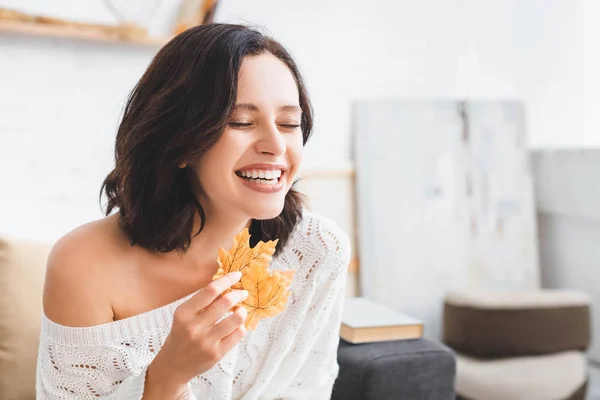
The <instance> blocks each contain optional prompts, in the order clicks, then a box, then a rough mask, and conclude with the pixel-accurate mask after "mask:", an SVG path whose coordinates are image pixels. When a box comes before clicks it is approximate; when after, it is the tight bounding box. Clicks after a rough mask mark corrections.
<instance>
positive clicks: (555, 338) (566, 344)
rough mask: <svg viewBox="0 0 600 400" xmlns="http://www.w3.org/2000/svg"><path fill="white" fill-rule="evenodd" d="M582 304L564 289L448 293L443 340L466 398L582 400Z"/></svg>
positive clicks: (584, 300)
mask: <svg viewBox="0 0 600 400" xmlns="http://www.w3.org/2000/svg"><path fill="white" fill-rule="evenodd" d="M590 331H591V328H590V298H589V297H588V296H587V295H585V294H584V293H581V292H578V291H568V290H538V291H531V292H513V293H494V292H487V293H486V292H452V293H450V294H449V295H448V296H447V297H446V301H445V304H444V321H443V336H444V338H443V340H444V343H446V344H447V345H448V346H449V347H451V348H452V349H453V350H455V352H456V353H457V354H456V355H457V379H456V392H457V395H458V396H459V398H461V399H468V400H507V399H510V400H512V399H515V400H521V399H523V400H583V399H584V398H585V393H586V388H587V378H588V377H587V363H586V358H585V354H584V351H585V350H586V349H587V347H588V346H589V343H590V335H591V333H590Z"/></svg>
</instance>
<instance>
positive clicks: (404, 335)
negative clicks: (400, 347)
mask: <svg viewBox="0 0 600 400" xmlns="http://www.w3.org/2000/svg"><path fill="white" fill-rule="evenodd" d="M423 330H424V326H423V323H422V322H421V321H419V320H418V319H416V318H413V317H410V316H408V315H405V314H403V313H400V312H398V311H394V310H392V309H390V308H388V307H385V306H383V305H381V304H378V303H376V302H374V301H371V300H369V299H367V298H364V297H351V298H347V299H346V300H345V304H344V309H343V314H342V325H341V327H340V337H341V338H342V339H344V340H345V341H346V342H349V343H368V342H382V341H388V340H408V339H418V338H420V337H422V336H423Z"/></svg>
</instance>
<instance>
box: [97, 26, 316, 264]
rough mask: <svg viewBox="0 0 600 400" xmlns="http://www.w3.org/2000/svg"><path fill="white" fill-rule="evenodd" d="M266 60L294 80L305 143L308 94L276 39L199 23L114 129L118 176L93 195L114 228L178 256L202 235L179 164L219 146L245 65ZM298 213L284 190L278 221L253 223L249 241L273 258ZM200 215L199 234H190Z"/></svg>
mask: <svg viewBox="0 0 600 400" xmlns="http://www.w3.org/2000/svg"><path fill="white" fill-rule="evenodd" d="M263 53H271V54H272V55H274V56H275V57H277V58H279V59H280V60H281V61H283V62H284V63H285V64H286V65H287V66H288V68H289V69H290V71H291V73H292V75H293V76H294V78H295V80H296V84H297V86H298V92H299V104H300V107H301V108H302V119H301V130H302V135H303V142H304V144H306V142H307V141H308V139H309V137H310V135H311V132H312V126H313V117H312V115H313V113H312V107H311V104H310V100H309V98H308V93H307V91H306V87H305V85H304V83H303V80H302V77H301V75H300V71H299V70H298V67H297V65H296V63H295V62H294V60H293V59H292V57H291V56H290V54H289V53H288V52H287V50H286V49H285V48H284V47H283V46H282V45H281V44H280V43H278V42H277V41H275V40H274V39H272V38H270V37H268V36H266V35H264V34H262V33H261V32H258V31H257V30H255V29H252V28H249V27H246V26H243V25H233V24H208V25H201V26H197V27H194V28H191V29H188V30H187V31H185V32H183V33H181V34H179V35H178V36H176V37H175V38H174V39H172V40H171V41H170V42H169V43H168V44H166V45H165V46H164V47H163V48H162V49H161V50H160V51H159V52H158V54H157V55H156V56H155V57H154V59H153V60H152V62H151V63H150V65H149V67H148V68H147V70H146V71H145V73H144V75H143V76H142V78H141V79H140V80H139V82H138V83H137V85H136V86H135V87H134V89H133V90H132V92H131V94H130V95H129V99H128V101H127V103H126V105H125V108H124V113H123V118H122V121H121V123H120V125H119V128H118V131H117V137H116V144H115V168H114V169H113V170H112V171H111V172H110V173H109V174H108V176H107V177H106V179H105V180H104V182H103V184H102V188H101V190H100V196H101V197H102V195H103V194H105V195H106V196H107V198H108V203H107V205H106V215H109V214H110V213H111V212H112V211H113V209H115V208H118V209H119V225H120V226H121V229H123V231H124V232H125V234H126V235H127V236H128V238H129V239H130V241H131V244H132V245H133V244H137V245H139V246H142V247H144V248H146V249H149V250H151V251H155V252H161V253H165V252H170V251H173V250H178V251H183V252H185V251H186V250H187V249H188V248H189V246H190V244H191V240H192V237H193V236H194V235H197V234H198V233H200V232H201V231H202V229H203V228H204V219H205V214H204V210H203V208H202V205H201V204H200V203H199V202H198V199H197V198H196V197H195V196H194V193H193V191H192V186H191V184H190V182H189V179H188V177H187V174H186V172H185V170H184V169H180V168H178V164H179V163H180V162H182V161H189V160H197V159H198V158H199V157H202V155H203V154H205V153H206V152H207V151H208V150H209V149H210V148H211V147H212V146H213V145H214V144H215V143H216V142H217V141H218V140H219V138H220V137H221V135H222V133H223V130H224V129H225V127H226V125H227V122H228V120H229V119H230V117H231V114H232V112H233V109H234V106H235V102H236V97H237V83H238V73H239V70H240V67H241V64H242V61H243V59H244V57H246V56H255V55H259V54H263ZM303 206H304V202H303V198H302V195H301V194H300V193H299V192H297V191H296V190H294V189H290V191H289V192H288V193H287V195H286V197H285V205H284V208H283V211H282V212H281V214H280V215H279V216H277V217H276V218H273V219H269V220H252V222H251V226H250V233H251V235H252V241H253V242H254V243H256V242H258V241H259V240H265V241H266V240H272V239H277V238H278V239H279V242H278V244H277V250H280V249H281V248H282V247H283V246H284V245H285V243H286V242H287V241H288V238H289V236H290V234H291V232H292V230H293V228H294V226H295V225H296V224H297V223H298V222H299V220H300V219H301V218H302V207H303ZM197 217H199V218H200V227H199V229H198V230H197V231H196V232H193V230H194V221H195V220H196V218H197ZM254 243H253V244H254Z"/></svg>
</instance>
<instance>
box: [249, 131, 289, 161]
mask: <svg viewBox="0 0 600 400" xmlns="http://www.w3.org/2000/svg"><path fill="white" fill-rule="evenodd" d="M260 131H261V132H260V138H259V140H258V141H257V143H256V150H257V151H258V152H259V153H260V154H271V155H274V156H281V155H282V154H284V153H285V151H286V145H285V138H284V136H283V135H282V134H281V132H279V129H278V128H277V125H276V124H275V123H270V124H268V125H267V126H265V127H264V128H263V129H261V130H260Z"/></svg>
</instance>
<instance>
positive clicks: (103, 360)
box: [36, 211, 350, 400]
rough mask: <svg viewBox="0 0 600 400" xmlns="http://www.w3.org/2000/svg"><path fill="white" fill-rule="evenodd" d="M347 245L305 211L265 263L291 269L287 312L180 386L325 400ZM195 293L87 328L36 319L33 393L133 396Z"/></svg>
mask: <svg viewBox="0 0 600 400" xmlns="http://www.w3.org/2000/svg"><path fill="white" fill-rule="evenodd" d="M349 259H350V245H349V241H348V237H347V236H346V234H345V233H344V232H343V231H342V230H341V229H340V228H339V227H338V226H337V225H336V224H335V223H333V222H332V221H331V220H329V219H326V218H324V217H321V216H317V215H315V214H312V213H309V212H307V211H305V212H304V217H303V220H302V221H301V222H299V223H298V225H297V226H296V228H295V229H294V232H293V233H292V235H291V237H290V240H289V242H288V243H287V245H286V246H285V248H284V249H283V250H282V252H281V253H279V254H277V255H276V256H275V257H274V259H273V262H272V264H271V268H272V269H276V270H288V269H295V270H296V273H295V275H294V279H293V282H292V286H291V290H292V292H293V294H292V295H291V296H290V298H289V299H288V302H287V306H286V309H285V311H283V312H282V313H280V314H279V315H277V316H275V317H272V318H268V319H264V320H262V321H260V322H259V324H258V327H257V329H256V330H255V331H249V332H248V333H247V334H246V336H245V337H244V338H243V339H242V340H241V341H240V342H239V343H238V344H237V345H236V346H235V347H234V348H233V349H232V350H231V351H230V352H229V353H227V355H226V356H225V357H224V358H223V359H222V360H221V361H220V362H219V363H218V364H216V365H215V366H214V367H213V368H212V369H211V370H209V371H207V372H206V373H203V374H201V375H199V376H197V377H195V378H194V379H193V380H192V381H191V382H190V383H189V384H188V398H189V399H193V400H196V399H197V400H212V399H214V400H229V399H231V400H233V399H243V400H254V399H265V400H266V399H268V400H273V399H285V400H289V399H298V400H300V399H302V400H307V399H310V400H318V399H323V400H325V399H329V398H330V396H331V389H332V385H333V382H334V380H335V378H336V377H337V374H338V364H337V345H338V340H339V326H340V320H341V311H342V304H343V300H344V293H345V287H346V276H347V275H346V271H347V266H348V263H349ZM192 295H193V294H190V295H188V296H186V297H185V298H183V299H180V300H177V301H175V302H174V303H171V304H168V305H165V306H163V307H160V308H157V309H154V310H152V311H149V312H146V313H143V314H140V315H137V316H133V317H130V318H126V319H123V320H119V321H115V322H111V323H107V324H103V325H98V326H92V327H85V328H74V327H65V326H62V325H58V324H56V323H54V322H52V321H50V320H48V319H47V318H46V317H45V316H43V317H42V332H41V339H40V347H39V357H38V368H37V385H36V387H37V399H38V400H45V399H68V400H74V399H101V400H108V399H111V400H112V399H125V400H134V399H135V400H138V399H141V398H142V395H143V391H144V380H145V372H146V369H147V367H148V365H149V364H150V362H151V361H152V360H153V358H154V356H155V355H156V353H157V352H158V351H159V350H160V348H161V346H162V344H163V343H164V341H165V339H166V337H167V335H168V334H169V331H170V327H171V324H172V320H173V312H174V311H175V309H176V308H177V306H179V305H180V304H181V303H182V302H184V301H185V300H187V299H189V298H190V297H191V296H192Z"/></svg>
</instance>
